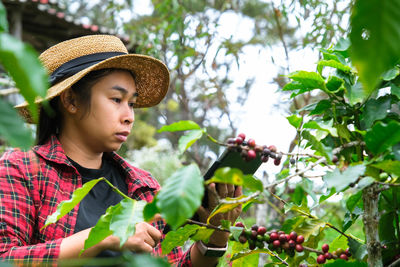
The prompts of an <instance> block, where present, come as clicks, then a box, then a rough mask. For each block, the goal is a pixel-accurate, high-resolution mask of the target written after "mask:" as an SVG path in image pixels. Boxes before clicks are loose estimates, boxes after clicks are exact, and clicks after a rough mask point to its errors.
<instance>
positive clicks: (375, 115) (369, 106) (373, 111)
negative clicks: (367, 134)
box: [360, 97, 391, 129]
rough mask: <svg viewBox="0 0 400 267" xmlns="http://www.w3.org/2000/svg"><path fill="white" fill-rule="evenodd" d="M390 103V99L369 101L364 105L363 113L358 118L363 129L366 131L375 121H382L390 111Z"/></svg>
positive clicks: (383, 98) (381, 98)
mask: <svg viewBox="0 0 400 267" xmlns="http://www.w3.org/2000/svg"><path fill="white" fill-rule="evenodd" d="M390 102H391V100H390V97H380V98H378V99H373V98H371V99H369V100H368V101H367V103H366V104H365V108H364V112H363V113H362V114H361V116H360V120H361V122H362V124H363V129H368V128H370V127H371V126H372V124H373V123H374V122H375V121H377V120H382V119H384V118H385V117H386V116H387V114H388V110H389V109H390Z"/></svg>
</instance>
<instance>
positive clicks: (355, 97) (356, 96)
mask: <svg viewBox="0 0 400 267" xmlns="http://www.w3.org/2000/svg"><path fill="white" fill-rule="evenodd" d="M368 96H369V94H368V93H367V92H366V91H365V90H364V88H363V86H362V84H361V83H360V82H357V83H356V84H354V85H351V86H350V85H349V86H347V90H346V97H347V98H348V100H349V103H350V105H352V106H354V105H355V104H357V103H363V102H364V101H365V100H366V99H367V98H368Z"/></svg>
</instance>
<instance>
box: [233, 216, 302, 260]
mask: <svg viewBox="0 0 400 267" xmlns="http://www.w3.org/2000/svg"><path fill="white" fill-rule="evenodd" d="M235 226H236V227H243V231H242V233H241V235H240V236H239V242H240V243H243V244H244V243H246V242H248V243H249V249H251V250H253V249H255V248H260V249H261V248H264V247H265V245H266V244H268V248H269V249H270V250H272V251H276V252H277V253H278V254H280V253H282V252H283V251H285V252H286V253H287V254H288V255H289V256H294V254H295V251H297V252H302V251H303V250H304V247H303V245H302V243H303V242H304V237H303V236H302V235H297V233H296V232H294V231H293V232H291V233H290V234H286V233H285V232H284V231H277V230H272V231H268V232H267V229H266V228H265V227H263V226H258V225H253V226H252V227H251V229H246V228H245V227H244V225H243V223H241V222H238V223H236V224H235ZM265 243H266V244H265Z"/></svg>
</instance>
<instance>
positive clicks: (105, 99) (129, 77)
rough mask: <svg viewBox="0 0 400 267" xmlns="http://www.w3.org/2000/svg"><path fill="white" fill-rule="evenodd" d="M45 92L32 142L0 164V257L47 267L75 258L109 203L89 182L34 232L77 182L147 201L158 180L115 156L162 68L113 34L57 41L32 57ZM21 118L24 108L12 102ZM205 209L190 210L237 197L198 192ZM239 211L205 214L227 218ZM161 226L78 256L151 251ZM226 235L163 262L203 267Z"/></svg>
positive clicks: (156, 89)
mask: <svg viewBox="0 0 400 267" xmlns="http://www.w3.org/2000/svg"><path fill="white" fill-rule="evenodd" d="M40 59H41V61H42V62H43V64H44V66H45V67H46V69H47V70H48V73H49V76H50V81H51V87H50V88H49V90H48V93H47V97H46V99H47V100H49V102H50V106H51V107H52V109H53V111H54V112H53V114H51V115H49V114H48V113H46V112H45V111H44V110H43V108H41V110H40V120H39V124H38V126H37V145H36V146H35V147H33V149H32V150H30V151H27V152H23V151H20V150H12V151H9V152H6V153H5V154H4V155H3V156H2V158H1V159H0V257H1V258H2V259H5V260H15V261H18V260H20V261H23V263H24V264H30V263H33V262H40V263H52V264H57V260H62V259H71V258H78V255H79V252H80V251H81V250H82V248H83V246H84V242H85V240H86V239H87V237H88V234H89V231H90V229H91V227H93V226H94V225H95V224H96V222H97V220H98V219H99V218H100V216H101V215H102V214H104V213H105V211H106V209H107V208H108V207H109V206H110V205H115V204H117V203H118V202H119V201H121V197H120V196H119V195H118V194H116V193H115V192H113V191H112V190H111V188H110V187H109V186H108V185H107V184H106V183H99V184H97V185H96V186H95V187H94V188H93V189H92V191H91V192H90V193H89V194H88V196H86V197H85V198H84V199H83V201H82V202H81V203H80V204H79V205H78V206H77V207H75V208H74V209H73V210H72V211H71V212H70V213H68V214H67V215H66V216H64V217H63V218H61V219H60V220H59V221H57V223H55V224H51V225H49V226H47V227H46V228H44V229H42V227H43V225H44V223H45V221H46V218H47V217H48V216H49V215H50V214H52V213H53V212H54V211H55V210H56V207H57V205H58V204H59V203H60V202H61V201H64V200H68V199H70V198H71V196H72V193H73V191H74V190H75V189H77V188H79V187H81V186H82V184H84V183H85V182H87V181H89V180H91V179H96V178H99V177H106V178H107V179H108V180H109V181H110V182H111V183H113V184H114V185H115V186H117V187H118V188H119V189H120V190H121V191H122V192H124V193H126V194H127V195H128V196H130V197H132V198H134V199H137V200H146V201H148V202H149V201H151V200H152V199H153V197H154V195H155V193H156V192H157V191H158V190H159V184H158V183H157V181H156V180H154V179H153V178H152V176H151V175H150V174H149V173H148V172H146V171H143V170H140V169H138V168H135V167H133V166H131V165H129V164H128V163H127V162H126V161H125V160H124V159H122V158H121V157H120V156H118V155H117V154H116V153H115V151H116V150H118V149H119V148H120V146H121V144H122V143H123V142H124V141H126V139H127V136H128V135H129V133H130V131H131V128H132V125H133V122H134V110H133V108H140V107H150V106H154V105H156V104H158V103H159V102H160V101H161V100H162V99H163V97H164V96H165V94H166V92H167V90H168V86H169V72H168V70H167V68H166V67H165V65H164V64H163V63H161V62H160V61H158V60H157V59H154V58H151V57H148V56H144V55H135V54H128V53H127V50H126V48H125V46H124V45H123V43H122V42H121V41H120V40H119V39H118V38H117V37H114V36H108V35H94V36H85V37H81V38H76V39H71V40H68V41H65V42H62V43H59V44H57V45H55V46H53V47H51V48H49V49H48V50H46V51H45V52H43V53H42V54H41V55H40ZM18 108H19V109H20V112H21V113H22V114H23V115H24V116H25V118H26V119H27V120H28V121H29V120H30V115H29V112H27V107H26V104H22V105H20V106H18ZM208 190H209V191H210V193H209V194H208V195H209V203H210V208H209V209H205V208H203V207H201V208H200V209H199V212H198V213H199V217H200V218H201V220H202V221H205V220H206V218H207V216H208V214H209V213H210V211H211V210H212V209H213V207H215V205H216V204H217V199H216V197H215V196H216V195H219V196H220V197H237V196H239V195H240V194H241V189H240V188H237V189H235V188H234V187H233V186H231V185H223V184H219V185H215V184H212V185H210V187H208ZM239 213H240V208H238V209H235V210H233V211H231V212H229V213H226V214H222V215H219V216H216V217H215V218H213V221H212V223H213V224H215V225H219V224H220V220H221V219H225V220H230V221H232V222H234V221H235V220H236V218H237V217H238V216H239ZM164 226H165V224H164V222H163V221H162V220H161V219H160V220H158V221H155V222H153V223H151V224H149V223H146V222H142V223H138V224H137V225H136V231H135V234H134V235H133V236H131V237H129V239H128V241H127V242H126V243H125V245H124V246H123V247H122V248H120V246H119V239H118V238H117V237H115V236H109V237H107V238H106V239H104V240H103V241H101V242H100V243H99V244H98V245H95V246H93V247H92V248H90V249H88V250H87V251H86V252H85V253H84V254H83V255H82V257H96V256H97V257H114V256H117V255H118V253H119V252H120V251H122V250H131V251H133V252H151V253H153V254H155V255H159V254H161V248H160V245H159V244H160V240H161V239H162V238H163V234H162V230H163V228H164ZM227 239H228V235H227V233H224V232H219V231H216V232H215V233H214V234H213V235H212V236H211V238H210V241H209V243H208V244H204V243H202V242H196V243H195V244H194V245H193V246H192V247H191V248H190V249H189V250H188V251H187V252H186V253H184V254H183V252H182V250H181V248H175V249H174V250H173V251H172V252H171V253H170V254H169V255H168V258H169V260H170V262H172V263H174V264H176V265H178V266H213V265H215V264H216V263H217V261H218V257H219V256H221V255H222V254H223V252H224V250H225V248H226V244H227Z"/></svg>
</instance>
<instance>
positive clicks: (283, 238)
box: [279, 234, 287, 243]
mask: <svg viewBox="0 0 400 267" xmlns="http://www.w3.org/2000/svg"><path fill="white" fill-rule="evenodd" d="M279 241H281V243H285V242H286V241H287V239H286V235H285V234H281V235H280V236H279Z"/></svg>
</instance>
